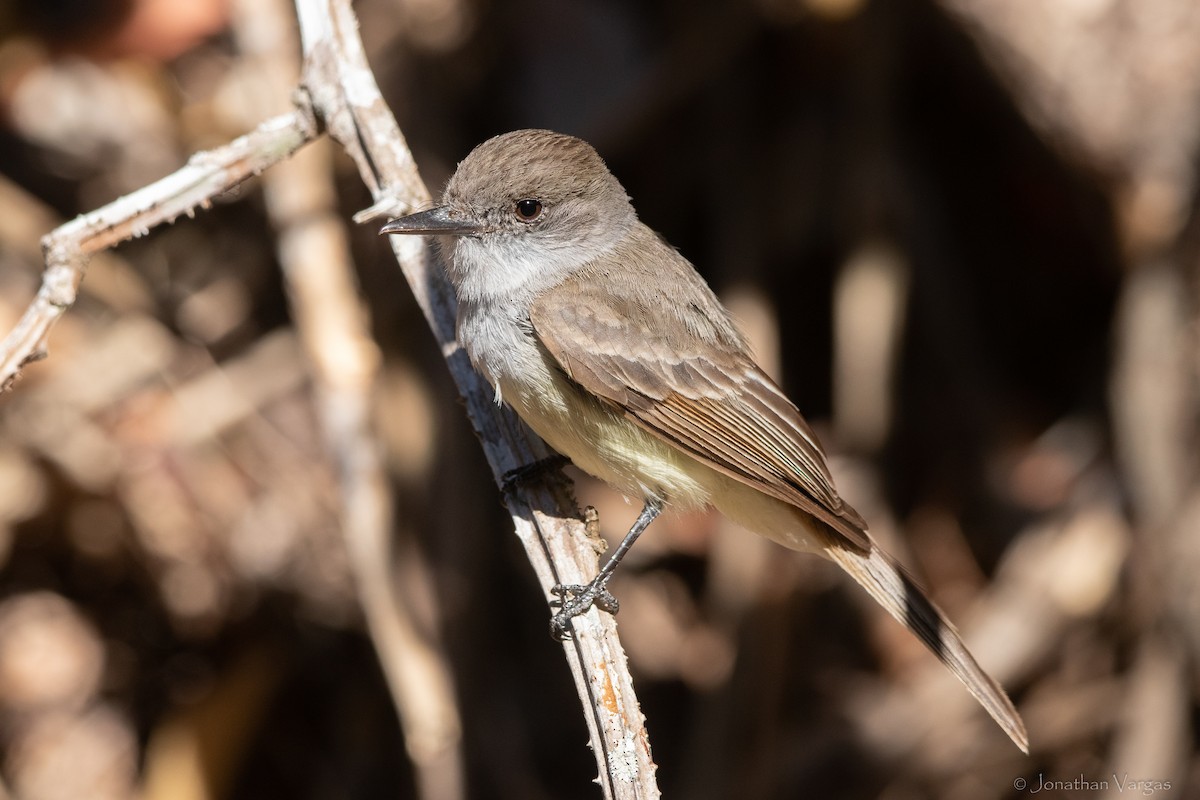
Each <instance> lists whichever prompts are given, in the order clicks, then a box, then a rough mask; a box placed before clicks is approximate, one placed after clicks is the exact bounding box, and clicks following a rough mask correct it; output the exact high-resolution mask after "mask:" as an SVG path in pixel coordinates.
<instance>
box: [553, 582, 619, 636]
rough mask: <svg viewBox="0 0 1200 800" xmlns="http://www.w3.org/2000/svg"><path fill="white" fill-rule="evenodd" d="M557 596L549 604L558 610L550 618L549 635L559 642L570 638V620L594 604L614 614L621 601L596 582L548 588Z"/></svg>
mask: <svg viewBox="0 0 1200 800" xmlns="http://www.w3.org/2000/svg"><path fill="white" fill-rule="evenodd" d="M550 593H551V594H553V595H554V596H555V597H557V598H558V599H557V600H553V601H551V605H557V606H558V607H559V611H558V613H557V614H555V615H554V617H553V618H552V619H551V620H550V635H551V636H553V637H554V638H555V639H557V640H558V641H560V642H563V641H566V640H568V639H570V638H571V620H573V619H574V618H575V617H578V616H579V615H580V614H583V613H585V612H586V611H587V610H588V609H589V608H591V607H592V606H595V607H596V608H598V609H600V610H601V611H607V612H608V613H609V614H616V613H617V611H619V610H620V608H621V603H620V602H619V601H618V600H617V598H616V597H615V596H614V595H613V593H612V592H610V591H609V590H608V589H607V588H606V587H605V586H604V585H603V584H599V583H596V582H593V583H589V584H586V585H578V584H572V585H566V586H564V585H561V584H560V585H558V586H555V587H554V588H552V589H551V590H550Z"/></svg>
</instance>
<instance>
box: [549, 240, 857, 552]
mask: <svg viewBox="0 0 1200 800" xmlns="http://www.w3.org/2000/svg"><path fill="white" fill-rule="evenodd" d="M670 255H671V256H672V257H674V258H675V259H679V261H681V262H682V261H683V259H682V257H680V256H678V255H676V254H675V253H674V252H673V251H671V252H670ZM670 266H671V267H674V269H675V271H679V270H680V267H679V266H677V265H675V264H672V265H670ZM682 266H683V267H686V272H683V273H681V274H680V275H679V276H678V277H679V279H680V280H679V281H678V282H677V283H672V285H671V288H672V292H673V295H672V297H671V298H670V300H669V302H668V301H667V300H666V299H665V298H662V297H661V296H659V295H656V294H655V293H654V292H653V291H652V290H650V289H648V288H647V287H648V286H650V285H653V284H658V285H661V281H663V279H664V277H663V275H662V274H659V275H657V276H654V277H655V278H656V280H654V281H653V282H651V281H644V282H637V281H630V282H623V283H629V284H631V285H628V286H625V285H622V286H617V287H614V286H612V282H611V281H609V280H606V277H607V276H605V275H603V274H596V273H592V274H587V273H585V274H583V275H579V276H577V277H575V278H573V279H571V280H569V281H568V282H566V283H564V284H562V285H560V286H558V287H555V288H554V289H551V290H549V291H547V292H545V293H544V294H542V295H541V296H539V297H538V298H537V300H536V301H535V302H534V304H533V307H532V310H531V318H532V322H533V328H534V331H535V333H536V334H537V336H538V338H539V340H540V341H541V343H542V344H543V346H544V347H545V348H546V350H548V351H549V353H550V354H551V355H552V356H553V357H554V359H555V360H556V361H557V362H558V364H559V366H560V367H561V368H562V370H563V372H565V373H566V375H567V376H568V377H570V378H571V379H572V380H574V381H575V382H576V383H578V384H579V385H580V386H582V387H583V388H584V389H586V390H587V391H589V392H591V393H592V394H594V395H597V396H599V397H601V398H603V399H605V400H607V401H609V402H611V403H613V404H614V405H616V406H617V407H619V408H620V409H622V411H623V412H624V413H625V414H626V415H627V416H629V417H630V418H632V419H633V420H635V421H636V422H637V423H638V424H639V425H641V426H642V427H643V428H644V429H646V430H647V431H649V432H650V433H652V434H654V435H655V436H658V437H660V438H662V439H664V440H666V441H668V442H671V443H672V444H675V445H676V446H678V447H680V448H681V449H682V450H684V451H686V452H687V453H689V454H690V455H691V456H693V457H694V458H696V459H698V460H699V461H701V462H703V463H705V464H708V465H709V466H711V467H713V468H714V469H717V470H719V471H720V472H722V473H724V474H726V475H729V476H730V477H732V478H735V479H736V480H739V481H741V482H743V483H746V484H748V485H750V486H753V487H754V488H756V489H758V490H760V491H762V492H763V493H765V494H768V495H771V496H772V497H776V498H778V499H780V500H783V501H784V502H786V503H790V504H792V505H794V506H796V507H798V508H800V509H802V510H804V511H806V512H808V513H809V514H812V515H813V516H815V517H817V518H818V519H820V520H822V521H823V522H825V523H826V524H828V525H829V526H830V527H832V528H833V529H834V530H835V531H837V532H839V533H841V534H842V535H843V536H845V537H846V539H847V540H848V541H849V542H850V543H852V544H853V545H855V546H857V547H858V548H862V549H869V548H870V540H869V539H868V538H867V536H866V533H865V530H866V523H865V522H864V521H863V519H862V517H860V516H859V515H858V513H857V512H856V511H855V510H854V509H853V508H851V507H850V506H848V505H847V504H845V503H843V502H842V500H841V498H840V497H838V494H837V491H836V490H835V489H834V486H833V478H832V476H831V475H830V474H829V467H828V465H827V464H826V463H825V453H824V452H823V451H822V449H821V445H820V444H819V443H818V442H817V438H816V436H815V435H814V434H813V432H812V429H811V428H810V427H809V426H808V423H807V422H805V421H804V418H803V417H801V416H800V412H799V411H798V410H796V407H795V406H794V405H792V403H791V401H790V400H788V399H787V397H786V396H785V395H784V394H783V392H782V391H781V390H780V389H779V387H778V386H776V385H775V383H774V382H773V381H772V380H771V379H770V378H769V377H768V376H767V375H766V374H765V373H764V372H763V371H762V369H760V368H759V367H758V365H757V364H755V363H754V362H753V360H752V359H751V358H750V356H749V354H748V352H747V350H746V347H745V345H744V344H743V343H742V341H741V338H740V336H739V335H738V334H737V333H736V332H735V331H734V330H733V328H732V326H731V325H730V324H729V322H728V319H727V318H726V315H725V312H724V309H723V308H722V307H721V306H720V304H719V303H718V302H717V300H716V298H715V297H714V296H713V295H712V293H711V291H710V290H709V289H708V287H707V286H705V285H704V284H703V283H702V282H701V281H700V279H699V277H698V276H696V275H695V272H694V270H692V268H691V265H690V264H687V263H686V262H683V265H682ZM646 277H649V276H646ZM597 285H602V286H604V289H603V290H600V289H597V288H595V287H596V286H597ZM676 289H678V295H676V294H675V293H674V290H676Z"/></svg>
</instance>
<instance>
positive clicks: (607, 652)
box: [296, 0, 659, 798]
mask: <svg viewBox="0 0 1200 800" xmlns="http://www.w3.org/2000/svg"><path fill="white" fill-rule="evenodd" d="M296 10H297V12H298V14H299V19H300V30H301V38H302V40H303V42H304V52H305V68H304V76H303V84H304V87H305V88H306V89H307V91H308V95H309V96H310V97H311V98H312V99H313V102H314V105H315V107H316V109H317V111H318V113H319V115H320V116H321V118H322V120H323V121H324V122H325V125H326V127H327V128H328V130H329V132H330V133H331V134H332V135H333V137H334V138H335V139H337V140H338V141H339V142H340V143H341V144H342V146H343V147H345V148H346V150H347V152H348V153H349V154H350V156H351V157H352V158H353V159H354V161H355V162H356V163H357V164H358V167H359V172H360V174H361V176H362V178H363V180H364V182H365V183H366V184H367V186H368V187H369V188H370V190H371V193H372V196H373V198H374V200H375V206H374V207H373V209H372V210H371V212H369V213H365V214H362V215H360V216H359V221H367V220H369V219H373V218H375V217H377V216H381V215H385V214H388V213H392V212H399V211H401V210H403V209H406V208H413V207H416V206H419V205H421V204H423V203H427V202H428V201H429V199H430V198H429V192H428V190H427V189H426V188H425V186H424V184H423V183H422V181H421V179H420V176H419V174H418V173H417V169H416V164H415V163H414V162H413V159H412V154H411V153H410V152H409V150H408V147H407V145H406V143H405V141H404V138H403V136H402V135H401V133H400V130H399V128H398V127H397V126H396V123H395V120H394V118H393V117H392V115H391V112H390V111H389V110H388V108H387V106H386V104H385V103H384V102H383V98H382V97H381V96H380V94H379V90H378V87H377V86H376V85H375V81H374V78H373V76H372V74H371V71H370V68H369V66H368V65H367V63H366V57H365V54H364V53H363V50H362V42H361V40H360V39H359V37H358V29H357V21H356V20H355V18H354V16H353V14H352V13H351V11H350V7H349V3H348V2H345V0H297V3H296ZM392 247H393V250H394V251H395V253H396V258H397V260H398V261H399V263H400V268H401V270H402V271H403V272H404V276H405V278H406V279H407V280H408V283H409V286H410V287H411V288H412V290H413V293H414V295H415V296H416V299H417V302H418V303H419V304H420V306H421V309H422V311H423V312H424V313H425V316H426V318H427V320H428V321H429V324H430V327H431V328H432V330H433V332H434V335H435V337H436V338H437V340H438V343H439V345H440V346H441V348H442V352H443V354H444V355H445V357H446V361H447V363H448V364H449V367H450V371H451V374H452V375H453V377H454V380H455V383H456V384H457V386H458V390H459V392H460V394H461V395H462V396H463V398H464V400H465V402H466V405H467V412H468V414H469V416H470V418H471V422H472V424H473V425H474V426H475V430H476V433H477V434H478V436H479V438H480V441H481V442H482V444H483V448H484V452H485V454H486V456H487V459H488V463H489V464H490V465H491V468H492V472H493V475H494V476H495V477H496V478H497V479H499V478H500V476H502V475H503V474H505V473H506V472H508V471H509V470H511V469H514V468H516V467H518V466H521V465H522V464H526V463H529V462H531V461H535V460H537V459H539V458H542V457H545V456H546V455H547V451H546V448H545V445H544V444H543V443H542V442H541V441H540V440H538V439H537V437H535V436H534V435H533V434H531V433H530V432H528V430H527V429H525V428H524V426H523V425H521V423H520V422H519V421H518V420H517V419H516V417H515V416H514V415H513V414H511V413H510V412H508V411H507V410H505V409H501V408H499V407H498V406H497V405H496V404H495V402H494V401H493V397H492V392H491V389H490V388H489V387H488V386H487V385H486V383H485V382H484V381H483V379H482V378H480V377H479V375H478V374H477V373H475V371H474V370H472V369H471V366H470V364H469V362H468V360H467V357H466V354H465V353H463V351H462V350H461V348H459V347H458V346H457V344H456V343H455V341H454V318H455V305H454V297H453V294H452V292H451V290H450V287H449V285H448V284H447V282H446V280H445V278H444V277H443V276H442V274H441V272H440V271H439V270H438V269H437V267H436V265H434V264H433V263H432V262H431V258H430V254H429V250H428V248H427V247H425V245H424V244H423V243H422V242H420V241H419V240H411V241H410V240H407V239H405V238H404V237H396V238H395V239H394V241H393V242H392ZM574 506H575V503H574V500H573V498H572V497H571V496H570V493H569V492H567V491H565V490H557V491H555V490H552V489H549V488H543V489H521V490H519V491H517V492H515V493H513V494H512V495H510V497H509V509H510V511H511V512H512V514H513V523H514V525H515V527H516V532H517V535H518V537H519V538H520V539H521V542H522V544H523V545H524V547H525V550H526V554H527V555H528V557H529V559H530V562H531V563H532V564H533V567H534V570H535V572H536V573H537V576H538V580H539V582H540V583H541V585H542V589H543V591H544V592H545V593H546V598H547V601H549V600H550V599H551V597H552V595H550V588H551V587H552V586H554V585H555V584H572V583H586V582H587V580H588V579H589V578H590V577H591V576H592V575H594V574H595V571H596V553H595V550H594V549H593V548H592V546H591V543H590V542H589V540H588V539H587V537H586V535H585V533H584V528H583V524H582V523H581V522H580V521H579V520H578V519H576V516H577V513H576V510H575V508H574ZM574 630H575V637H574V639H573V640H572V641H570V642H567V643H565V644H564V651H565V653H566V656H567V660H568V662H569V663H570V665H571V670H572V673H573V674H574V677H575V682H576V687H577V689H578V691H579V694H580V698H581V700H582V701H583V703H584V716H585V719H586V721H587V724H588V729H589V732H590V735H591V740H592V749H593V752H594V753H595V756H596V760H597V764H598V767H599V772H600V785H601V788H602V790H603V792H604V796H605V797H606V798H634V797H637V798H650V797H657V796H658V794H659V792H658V788H657V785H656V782H655V777H654V769H655V768H654V763H653V761H652V759H651V756H650V744H649V739H648V737H647V735H646V731H645V728H644V726H643V717H642V714H641V710H640V709H639V707H638V704H637V698H636V696H635V694H634V691H633V682H632V678H631V677H630V675H629V672H628V669H627V667H626V659H625V653H624V650H623V649H622V648H621V645H620V642H619V641H618V639H617V634H616V624H615V621H614V620H613V619H612V617H609V616H607V615H602V614H601V613H600V612H599V611H597V610H595V609H592V610H591V611H590V612H589V613H588V614H587V615H586V616H583V617H580V618H578V619H577V620H576V622H575V629H574Z"/></svg>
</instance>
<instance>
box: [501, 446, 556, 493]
mask: <svg viewBox="0 0 1200 800" xmlns="http://www.w3.org/2000/svg"><path fill="white" fill-rule="evenodd" d="M570 463H571V459H569V458H567V457H566V456H564V455H562V454H561V453H555V454H553V455H549V456H546V457H545V458H539V459H538V460H537V461H530V462H529V463H528V464H522V465H521V466H519V467H514V468H513V469H510V470H509V471H508V472H506V473H504V474H503V475H501V476H500V490H501V491H502V492H504V493H505V494H509V493H510V492H512V491H513V490H514V489H517V488H519V487H521V486H525V485H528V484H529V483H532V482H533V481H538V480H541V479H542V478H545V477H546V476H547V475H552V474H554V473H555V472H556V471H557V470H560V469H562V468H563V467H565V466H567V465H568V464H570Z"/></svg>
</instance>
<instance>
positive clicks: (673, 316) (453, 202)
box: [382, 130, 1028, 752]
mask: <svg viewBox="0 0 1200 800" xmlns="http://www.w3.org/2000/svg"><path fill="white" fill-rule="evenodd" d="M382 233H391V234H424V235H430V236H445V237H450V238H449V239H448V240H445V241H446V245H447V246H446V247H445V250H444V257H445V259H444V260H445V262H446V263H445V266H446V270H447V272H448V273H449V277H450V281H451V283H452V284H453V285H454V290H455V293H456V295H457V297H458V327H457V331H458V339H459V342H460V343H461V344H462V346H463V347H464V348H465V349H466V351H467V353H468V355H469V356H470V358H471V362H472V363H473V364H474V365H475V368H476V369H478V370H479V372H481V373H482V374H483V376H484V377H485V378H487V380H488V382H489V383H490V384H491V385H492V386H493V387H494V388H495V390H496V399H497V401H498V402H499V401H503V402H506V403H508V404H509V405H511V406H512V407H513V409H514V410H515V411H516V412H517V414H518V415H520V417H521V419H523V420H524V421H525V422H526V424H528V425H529V427H530V428H532V429H533V430H534V431H535V432H537V434H538V435H539V436H541V437H542V438H543V439H545V440H546V442H547V443H548V444H549V445H550V446H551V447H553V448H554V449H555V450H557V451H558V452H560V453H562V454H563V455H565V456H567V457H568V458H570V459H571V460H572V461H573V462H574V463H575V465H576V466H578V467H579V468H580V469H582V470H584V471H585V472H589V473H591V474H592V475H595V476H596V477H598V478H600V479H602V480H604V481H606V482H607V483H609V484H611V485H612V486H613V487H615V488H616V489H617V490H618V491H621V492H623V493H624V494H625V495H627V496H629V497H631V498H637V499H640V500H642V501H643V503H644V506H643V509H642V512H641V515H640V516H639V517H638V519H637V521H636V522H635V523H634V525H633V528H632V529H631V530H630V531H629V533H628V535H627V536H626V537H625V539H624V541H622V543H621V545H620V546H619V547H618V548H617V550H616V551H615V553H614V554H613V556H612V557H611V558H610V559H609V561H608V562H607V563H606V564H605V565H604V567H603V568H602V569H601V570H600V573H599V574H598V575H597V576H596V579H595V580H593V581H592V582H591V583H590V584H588V585H587V586H571V587H559V588H558V590H557V592H558V593H559V594H561V595H562V597H563V607H562V609H561V611H560V612H559V614H558V615H557V616H556V617H555V619H554V623H553V625H552V627H553V628H554V630H555V631H556V633H557V634H559V635H560V636H562V635H566V634H567V633H568V631H569V629H570V626H571V619H572V618H573V617H574V616H576V615H578V614H580V613H583V612H584V611H586V610H587V609H588V608H589V607H591V606H592V605H593V604H596V605H599V606H600V607H601V608H605V609H606V610H615V607H616V602H615V600H614V599H613V597H612V595H610V594H609V593H608V590H607V588H606V585H607V583H608V579H609V578H610V577H611V575H612V573H613V570H614V569H615V568H616V565H617V563H618V561H619V560H620V558H621V556H622V555H624V553H625V552H626V551H627V550H628V549H629V547H630V545H632V544H633V541H634V540H635V539H636V538H637V536H638V535H639V534H640V533H641V532H642V531H643V530H644V529H645V528H646V526H647V525H649V524H650V522H652V521H653V520H654V518H655V517H656V516H657V515H658V514H659V512H660V511H661V510H662V509H663V507H664V506H667V505H670V506H671V507H673V508H677V509H684V510H686V509H697V508H702V507H704V506H708V505H711V506H714V507H716V508H717V509H718V510H719V511H721V512H722V513H723V514H725V515H726V516H727V517H729V518H730V519H731V520H733V521H734V522H736V523H738V524H740V525H742V526H743V527H745V528H748V529H749V530H751V531H754V532H755V533H758V534H761V535H762V536H766V537H767V538H768V539H771V540H773V541H775V542H778V543H780V544H782V545H783V546H785V547H789V548H791V549H793V550H801V551H805V552H810V553H817V554H819V555H822V556H825V557H826V558H829V559H832V560H833V561H834V562H836V563H837V564H838V565H839V566H841V567H842V569H844V570H845V571H846V572H848V573H849V574H850V576H851V577H853V578H854V579H855V580H856V581H858V583H860V584H861V585H862V586H863V588H865V589H866V590H867V592H868V593H870V595H871V596H872V597H874V598H875V600H876V601H878V602H879V603H880V604H881V605H882V606H883V607H884V608H886V609H887V610H888V611H889V612H890V613H891V614H892V616H894V617H895V618H896V619H898V620H899V621H900V622H902V623H903V624H905V625H906V626H908V627H909V629H911V630H912V631H913V632H914V633H915V634H916V635H917V636H918V637H920V639H921V640H922V641H923V642H925V644H926V645H928V646H929V648H930V649H931V650H932V651H933V652H934V654H935V655H936V656H937V657H938V658H939V659H941V661H942V662H943V663H944V664H945V665H946V666H947V667H949V668H950V670H951V671H953V672H954V674H955V675H957V676H958V677H959V679H961V680H962V682H963V683H964V684H966V687H967V689H969V690H970V691H971V693H972V694H973V695H975V697H976V698H977V699H978V700H979V702H980V703H982V704H983V707H984V708H985V709H987V711H988V713H990V714H991V715H992V717H993V718H994V719H995V720H996V722H998V723H999V724H1000V727H1001V728H1003V729H1004V731H1005V732H1006V733H1007V734H1008V735H1009V736H1010V737H1011V738H1012V740H1013V741H1014V742H1015V743H1016V744H1017V746H1018V747H1020V748H1021V749H1022V750H1025V751H1026V752H1028V738H1027V736H1026V733H1025V727H1024V725H1023V724H1022V722H1021V718H1020V716H1019V715H1018V714H1017V712H1016V709H1015V708H1014V707H1013V705H1012V703H1011V702H1010V701H1009V699H1008V697H1007V696H1006V695H1005V693H1004V690H1003V689H1001V688H1000V686H999V685H998V684H997V683H996V682H995V681H994V680H993V679H992V678H991V677H990V676H989V675H988V674H987V673H986V672H984V671H983V669H982V668H981V667H980V666H979V665H978V664H977V663H976V661H975V659H974V657H973V656H972V655H971V654H970V652H968V651H967V648H966V646H965V645H964V644H963V642H962V639H961V638H960V637H959V635H958V633H957V631H955V629H954V627H953V626H952V625H951V624H950V623H949V622H948V621H947V620H946V618H945V617H944V616H943V615H942V613H941V612H940V611H939V610H938V609H937V608H936V607H935V606H934V605H933V603H932V602H931V601H930V600H929V599H928V598H927V597H925V595H924V594H923V593H922V592H921V590H920V589H919V588H917V586H916V585H915V584H914V583H913V582H912V581H911V580H909V578H908V577H907V576H906V575H905V574H904V572H903V571H901V569H900V568H899V567H898V566H897V565H896V563H895V562H894V561H893V560H892V558H891V557H890V556H888V555H887V554H886V553H884V552H883V551H882V550H881V549H880V548H879V546H878V545H876V544H875V542H874V541H873V540H872V539H871V537H870V536H869V535H868V534H867V524H866V522H865V521H864V520H863V518H862V517H861V516H859V514H858V513H857V512H856V511H855V510H854V509H853V508H851V507H850V506H849V505H848V504H847V503H846V502H845V501H843V500H842V498H841V497H839V496H838V493H837V489H836V488H835V487H834V485H833V477H832V476H831V475H830V472H829V467H828V465H827V464H826V460H825V453H824V451H823V450H822V449H821V445H820V443H819V442H818V441H817V438H816V436H815V435H814V434H813V431H812V429H811V428H810V427H809V425H808V423H807V422H805V420H804V418H803V417H802V416H800V412H799V411H798V410H797V409H796V407H795V406H794V405H793V404H792V402H791V401H790V400H788V398H787V397H786V396H785V395H784V394H783V392H782V390H780V388H779V387H778V386H776V385H775V383H774V382H773V381H772V380H771V379H770V378H769V377H767V375H766V373H764V372H763V370H762V369H761V368H760V367H759V366H758V365H757V364H756V363H755V362H754V359H753V357H752V356H751V354H750V350H749V348H748V346H747V345H746V341H745V339H744V338H743V337H742V335H741V334H740V333H739V332H738V330H737V328H736V327H735V326H734V324H733V322H732V321H731V319H730V316H729V313H728V312H727V311H726V310H725V308H724V307H723V306H722V305H721V303H720V301H719V300H717V297H716V295H714V294H713V292H712V290H711V289H709V287H708V285H707V284H705V282H704V280H703V279H702V278H701V277H700V275H699V274H698V273H697V272H696V270H695V269H694V268H693V267H692V265H691V263H689V262H688V261H687V259H685V258H684V257H683V256H681V255H680V254H679V253H678V252H676V251H675V249H674V248H672V247H671V246H670V245H669V244H668V243H667V242H665V241H664V240H663V239H662V238H661V237H660V236H658V235H657V234H656V233H654V231H652V230H650V229H649V228H648V227H646V226H645V225H643V224H642V223H641V222H639V221H638V218H637V213H636V212H635V211H634V209H633V205H632V204H631V203H630V200H629V197H628V196H627V195H626V194H625V190H624V189H623V188H622V187H621V184H620V183H619V182H618V181H617V179H616V178H615V177H613V175H612V173H611V172H609V171H608V167H607V166H605V164H604V161H603V160H601V158H600V156H599V155H598V154H597V153H596V151H595V150H594V149H592V147H591V146H590V145H588V144H587V143H586V142H583V141H580V140H579V139H575V138H573V137H570V136H565V135H562V134H558V133H552V132H550V131H541V130H524V131H516V132H513V133H508V134H504V135H502V136H497V137H496V138H494V139H490V140H488V141H486V142H484V143H483V144H481V145H479V146H478V147H476V148H475V149H474V150H473V151H472V152H471V153H470V154H469V155H468V156H467V157H466V158H465V159H464V160H463V161H462V163H461V164H459V165H458V169H457V171H456V172H455V173H454V176H453V177H452V178H451V179H450V182H449V183H448V184H447V186H446V191H445V193H444V196H443V197H442V202H441V205H439V206H437V207H436V208H431V209H429V210H426V211H421V212H419V213H416V214H411V215H409V216H406V217H402V218H400V219H396V220H392V221H391V222H388V223H387V225H385V226H384V227H383V229H382Z"/></svg>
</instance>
